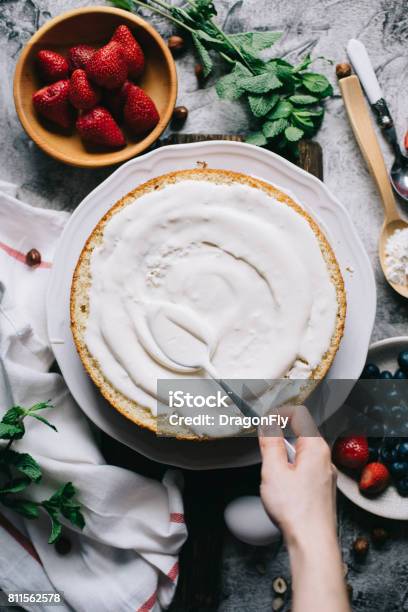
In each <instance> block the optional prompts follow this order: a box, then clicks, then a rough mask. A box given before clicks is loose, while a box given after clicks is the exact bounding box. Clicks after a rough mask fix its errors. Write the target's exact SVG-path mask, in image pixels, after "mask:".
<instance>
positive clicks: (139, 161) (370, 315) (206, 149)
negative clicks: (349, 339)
mask: <svg viewBox="0 0 408 612" xmlns="http://www.w3.org/2000/svg"><path fill="white" fill-rule="evenodd" d="M186 152H188V153H189V154H191V155H189V157H191V159H192V160H197V158H198V159H199V158H200V157H201V156H203V157H206V158H209V157H211V155H213V156H214V155H215V156H217V155H220V154H221V153H222V152H224V154H225V153H226V152H228V154H229V155H235V156H238V157H241V158H242V157H244V158H245V159H246V160H247V159H248V158H249V159H258V160H259V159H262V161H263V162H265V163H266V160H267V163H268V167H269V165H270V168H274V169H275V171H278V172H282V169H284V174H288V175H289V176H290V175H292V176H293V175H295V176H296V177H297V180H298V181H299V182H301V183H302V184H303V186H305V185H306V188H308V189H311V188H312V189H313V190H314V191H317V192H320V193H321V194H324V196H325V198H326V199H327V201H328V202H332V203H333V202H334V210H337V211H338V214H339V215H340V217H341V219H342V220H343V223H346V224H347V226H348V228H347V229H348V231H349V232H350V235H349V236H348V237H349V239H350V236H351V238H352V240H351V244H352V246H354V249H355V250H357V251H358V257H359V260H358V261H359V264H360V265H361V267H362V268H364V271H365V274H364V275H362V276H363V281H364V282H365V284H366V287H365V294H366V295H369V296H370V297H371V299H370V300H368V302H369V304H370V308H369V310H368V312H367V311H366V312H365V324H366V328H367V330H368V328H369V334H367V333H366V335H369V336H370V335H371V330H372V326H373V324H374V316H375V303H376V299H375V298H376V289H375V282H374V274H373V270H372V268H371V264H370V262H369V259H368V255H367V253H366V251H365V249H364V247H363V245H362V243H361V240H360V238H359V236H358V234H357V231H356V229H355V227H354V225H353V223H352V221H351V218H350V216H349V214H348V212H347V211H346V209H345V208H344V206H343V205H342V204H341V203H340V202H339V201H338V200H337V198H335V196H333V195H332V194H331V193H330V191H329V190H328V188H327V187H326V186H325V185H324V184H323V183H322V182H321V181H319V179H317V178H316V177H314V176H312V175H310V174H308V173H307V172H305V171H304V170H302V169H301V168H298V167H297V166H294V165H293V164H291V163H290V162H288V161H287V160H285V159H283V158H282V157H280V156H278V155H276V154H274V153H272V152H270V151H266V150H264V149H260V148H259V147H255V146H253V145H248V144H244V143H239V142H233V141H222V140H219V141H207V142H199V143H191V144H183V145H168V146H165V147H161V148H158V149H155V150H153V151H151V152H149V153H147V154H145V155H143V156H141V157H138V158H135V159H133V160H130V161H128V162H126V163H125V164H123V165H122V166H120V167H119V168H118V169H117V170H116V171H115V172H114V173H113V174H112V175H110V176H109V177H108V178H107V179H105V181H103V182H102V183H101V184H100V185H98V186H97V187H96V188H95V189H94V190H93V191H92V192H91V193H90V194H88V196H87V197H86V198H84V200H83V201H82V202H81V204H80V205H79V206H78V207H77V209H76V210H75V212H74V213H73V214H72V216H71V218H70V221H69V222H68V224H67V226H66V228H65V230H64V232H63V235H62V237H61V241H60V244H63V243H64V238H65V237H66V235H67V234H68V232H69V228H70V227H72V226H73V224H74V223H75V222H76V221H77V219H78V218H81V216H83V215H84V213H85V212H86V211H87V208H88V206H89V205H90V203H91V202H92V200H95V199H97V198H98V197H99V196H100V194H103V193H104V190H106V189H108V188H109V187H110V188H111V191H112V185H114V184H115V182H116V183H118V182H119V183H120V181H121V180H122V177H123V176H125V175H126V173H127V172H128V171H129V170H132V169H133V168H136V170H137V168H138V167H139V173H140V172H143V171H144V172H147V173H149V172H152V169H154V161H155V158H156V165H157V162H159V160H160V159H161V158H162V157H164V158H165V156H166V155H169V154H171V162H173V161H174V160H175V159H176V158H181V157H183V155H182V154H184V153H186ZM149 163H150V166H149ZM192 163H193V162H192ZM176 165H177V164H176ZM210 166H211V162H210ZM183 167H185V166H183ZM193 167H195V166H194V165H193ZM216 167H220V166H216ZM226 168H229V165H228V164H226ZM167 171H171V170H167ZM160 173H161V172H159V173H156V174H154V172H153V174H151V175H149V177H148V178H152V177H153V176H157V175H158V174H160ZM247 173H249V174H251V172H250V171H248V170H247ZM261 178H263V179H264V180H269V179H268V178H267V177H261ZM143 180H147V178H144V179H143ZM269 182H271V181H270V180H269ZM273 184H277V183H276V182H275V183H273ZM282 189H283V190H284V191H286V192H288V191H289V192H290V189H288V188H287V187H286V188H285V187H284V186H283V187H282ZM127 191H128V190H125V193H126V192H127ZM295 191H296V190H295ZM119 197H120V196H119ZM119 197H118V196H115V199H114V201H113V202H111V203H109V205H107V206H106V209H104V211H101V212H100V213H99V214H98V218H100V217H101V216H102V214H104V212H105V210H107V209H108V208H110V206H111V205H112V204H113V203H114V202H115V201H116V200H117V199H119ZM295 198H296V196H295ZM336 214H337V213H336ZM329 239H330V237H329ZM335 250H336V249H335ZM61 257H62V255H61V253H58V254H57V256H56V260H55V261H54V266H53V269H52V272H51V278H50V284H49V290H48V293H47V314H48V316H47V321H48V332H49V336H50V338H51V339H53V340H55V338H56V336H55V333H54V332H55V325H54V323H55V320H54V315H55V310H53V299H54V298H55V295H54V296H53V291H54V294H55V285H56V275H57V272H58V269H60V268H61ZM57 337H58V334H57ZM53 347H54V350H55V354H56V358H57V361H58V362H59V365H60V367H61V370H62V372H63V374H64V375H65V377H66V378H68V379H69V375H68V373H67V371H66V370H65V368H64V365H63V363H62V361H63V358H62V357H61V350H60V348H61V345H59V344H58V338H57V343H55V342H53ZM367 347H368V342H367ZM364 362H365V355H364V357H362V363H361V368H362V367H363V365H364ZM64 370H65V371H64ZM69 386H70V387H72V385H69ZM71 391H72V393H73V395H74V397H76V399H77V401H78V403H82V402H81V397H79V396H78V395H80V394H78V390H73V389H72V388H71ZM83 409H84V408H83ZM84 411H85V413H86V414H88V412H87V411H86V410H84ZM88 417H89V418H90V419H91V420H94V421H95V419H93V418H92V416H90V415H89V414H88ZM121 418H123V417H121ZM96 424H97V425H98V427H100V428H101V429H103V430H105V431H106V428H104V426H103V425H102V424H101V422H100V421H99V422H97V423H96ZM107 429H108V431H106V433H108V435H112V436H113V437H116V438H117V439H119V440H120V441H122V442H124V440H123V439H121V438H120V437H119V438H118V436H117V435H115V434H114V433H113V432H112V430H111V429H110V427H108V428H107ZM166 442H167V441H166ZM172 442H173V441H172ZM241 442H242V441H240V443H241ZM124 443H125V444H127V445H129V443H128V442H126V441H125V442H124ZM247 443H248V441H246V442H245V444H247ZM249 446H251V445H249ZM132 448H135V446H134V445H132ZM135 450H139V452H142V454H146V453H145V452H143V450H140V449H137V448H135ZM249 455H250V456H251V459H250V461H249V462H248V461H247V460H246V459H244V458H242V459H241V460H240V459H239V458H237V459H236V460H235V461H232V462H227V464H224V463H221V465H218V464H217V463H215V464H214V463H211V462H210V464H203V465H202V466H200V467H198V466H186V465H185V462H182V465H181V467H192V469H211V468H218V467H227V466H228V467H230V466H232V465H233V466H239V465H249V464H251V463H256V462H258V461H259V453H258V449H257V447H256V448H254V447H253V448H252V449H251V450H250V452H249ZM148 456H149V455H148ZM151 458H154V457H151ZM154 459H155V460H159V461H162V460H163V459H157V458H154ZM165 462H166V463H173V464H174V461H173V460H172V458H171V457H168V458H166V461H165ZM175 464H176V465H180V462H177V461H176V463H175Z"/></svg>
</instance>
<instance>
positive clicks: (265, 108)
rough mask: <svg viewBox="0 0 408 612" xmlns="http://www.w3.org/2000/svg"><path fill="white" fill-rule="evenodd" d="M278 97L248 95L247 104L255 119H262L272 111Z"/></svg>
mask: <svg viewBox="0 0 408 612" xmlns="http://www.w3.org/2000/svg"><path fill="white" fill-rule="evenodd" d="M278 100H279V96H278V95H277V94H271V93H269V94H258V95H257V94H249V95H248V103H249V107H250V109H251V111H252V114H253V115H254V116H255V117H263V116H264V115H267V114H268V113H269V111H271V110H272V109H273V107H274V106H275V104H276V103H277V101H278Z"/></svg>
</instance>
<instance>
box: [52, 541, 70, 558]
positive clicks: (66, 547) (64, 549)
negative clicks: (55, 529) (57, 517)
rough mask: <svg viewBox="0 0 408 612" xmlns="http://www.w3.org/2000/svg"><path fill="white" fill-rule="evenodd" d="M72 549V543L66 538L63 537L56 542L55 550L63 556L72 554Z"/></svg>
mask: <svg viewBox="0 0 408 612" xmlns="http://www.w3.org/2000/svg"><path fill="white" fill-rule="evenodd" d="M71 548H72V544H71V541H70V540H69V539H68V538H66V537H64V536H61V537H60V538H59V539H58V540H57V541H56V542H55V550H56V551H57V553H58V554H59V555H61V556H64V555H67V554H68V553H69V552H71Z"/></svg>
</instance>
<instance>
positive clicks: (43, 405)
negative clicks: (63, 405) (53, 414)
mask: <svg viewBox="0 0 408 612" xmlns="http://www.w3.org/2000/svg"><path fill="white" fill-rule="evenodd" d="M53 407H54V406H52V405H51V404H50V402H49V401H48V402H38V404H34V406H31V408H29V409H28V410H25V411H24V412H25V413H26V414H31V413H32V412H37V410H46V409H47V408H53Z"/></svg>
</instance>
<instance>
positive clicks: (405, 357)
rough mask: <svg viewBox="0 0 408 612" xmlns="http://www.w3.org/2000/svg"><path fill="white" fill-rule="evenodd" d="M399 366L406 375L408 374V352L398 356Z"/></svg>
mask: <svg viewBox="0 0 408 612" xmlns="http://www.w3.org/2000/svg"><path fill="white" fill-rule="evenodd" d="M398 365H399V367H400V368H401V370H403V371H404V372H405V373H406V374H408V351H401V352H400V354H399V355H398Z"/></svg>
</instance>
